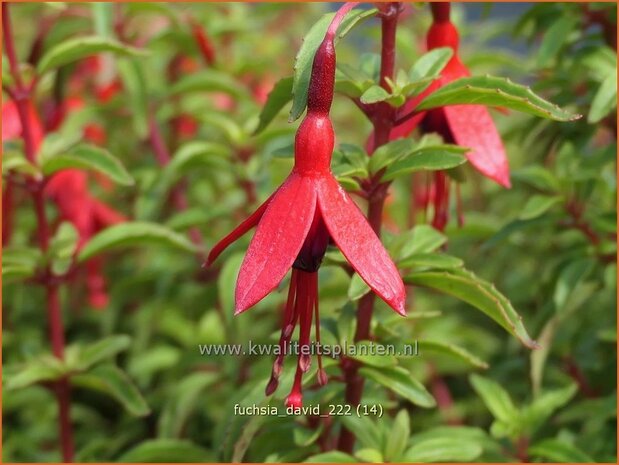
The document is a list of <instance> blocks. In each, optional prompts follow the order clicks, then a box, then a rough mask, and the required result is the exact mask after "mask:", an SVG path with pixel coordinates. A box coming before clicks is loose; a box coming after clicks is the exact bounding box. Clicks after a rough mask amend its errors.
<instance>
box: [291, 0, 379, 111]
mask: <svg viewBox="0 0 619 465" xmlns="http://www.w3.org/2000/svg"><path fill="white" fill-rule="evenodd" d="M376 11H377V10H376V8H372V9H370V10H360V9H354V10H351V11H349V12H348V14H347V15H346V16H345V17H344V19H343V20H342V22H341V23H340V26H339V28H338V30H337V35H336V37H335V42H336V43H337V41H338V39H341V38H342V37H344V36H345V35H346V34H347V33H348V32H349V31H350V30H351V29H352V28H353V27H354V26H355V25H356V24H358V23H359V22H360V21H362V20H363V19H366V18H369V17H371V16H374V14H376ZM333 16H335V13H329V14H326V15H324V16H323V17H322V18H320V19H319V20H318V22H316V23H315V24H314V26H312V28H311V29H310V31H309V32H308V33H307V35H306V36H305V37H304V38H303V44H302V45H301V48H300V49H299V52H298V53H297V56H296V58H295V64H294V79H293V86H292V93H293V98H292V109H291V110H290V117H289V118H288V121H289V122H293V121H295V120H297V119H298V118H299V116H301V114H302V113H303V111H304V110H305V107H306V106H307V92H308V88H309V81H310V77H311V72H312V64H313V62H314V55H316V50H317V49H318V47H319V46H320V44H321V43H322V41H323V39H324V37H325V33H326V32H327V28H328V27H329V23H330V22H331V20H332V19H333Z"/></svg>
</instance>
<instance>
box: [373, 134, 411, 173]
mask: <svg viewBox="0 0 619 465" xmlns="http://www.w3.org/2000/svg"><path fill="white" fill-rule="evenodd" d="M416 148H417V142H415V141H414V140H412V139H408V138H406V139H397V140H394V141H390V142H388V143H387V144H385V145H381V146H380V147H379V148H377V149H376V151H374V153H373V154H372V156H371V157H370V161H369V164H368V169H369V171H370V173H377V172H379V171H380V170H382V169H383V168H385V167H387V166H389V165H390V164H392V163H394V162H395V161H396V160H399V159H400V158H402V157H404V156H405V155H407V154H410V153H412V152H413V151H414V150H415V149H416Z"/></svg>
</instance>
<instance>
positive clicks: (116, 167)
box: [41, 145, 134, 186]
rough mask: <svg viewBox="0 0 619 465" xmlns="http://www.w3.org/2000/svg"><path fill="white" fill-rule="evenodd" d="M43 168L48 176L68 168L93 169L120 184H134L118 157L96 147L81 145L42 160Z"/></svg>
mask: <svg viewBox="0 0 619 465" xmlns="http://www.w3.org/2000/svg"><path fill="white" fill-rule="evenodd" d="M41 168H42V170H43V173H44V174H46V175H50V174H53V173H55V172H57V171H60V170H64V169H68V168H77V169H92V170H95V171H98V172H100V173H102V174H104V175H106V176H108V177H109V178H110V179H112V180H113V181H115V182H117V183H118V184H121V185H124V186H131V185H133V183H134V180H133V178H132V177H131V175H130V174H129V173H128V172H127V170H126V169H125V167H124V166H123V165H122V163H120V161H119V160H118V159H117V158H116V157H114V156H113V155H112V154H111V153H109V152H108V151H107V150H105V149H102V148H100V147H95V146H94V145H79V146H77V147H75V148H73V149H71V150H70V151H69V152H68V153H62V154H58V155H54V156H48V157H45V158H43V159H42V160H41Z"/></svg>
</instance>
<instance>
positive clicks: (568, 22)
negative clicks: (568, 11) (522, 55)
mask: <svg viewBox="0 0 619 465" xmlns="http://www.w3.org/2000/svg"><path fill="white" fill-rule="evenodd" d="M577 23H578V21H577V20H576V18H573V17H570V16H563V17H559V18H557V20H556V21H553V22H552V24H551V26H550V27H549V28H548V29H547V30H546V32H545V34H544V38H543V40H542V43H541V44H540V46H539V48H538V51H537V64H538V66H540V67H547V66H550V64H551V63H552V62H553V61H554V59H555V57H556V56H557V54H558V53H559V51H560V50H561V48H562V47H563V46H564V44H565V41H566V38H567V37H568V36H569V34H570V32H571V31H572V30H573V29H574V27H575V26H576V25H577Z"/></svg>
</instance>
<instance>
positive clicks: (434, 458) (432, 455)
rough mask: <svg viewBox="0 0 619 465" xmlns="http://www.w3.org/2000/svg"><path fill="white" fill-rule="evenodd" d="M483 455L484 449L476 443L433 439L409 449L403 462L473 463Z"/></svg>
mask: <svg viewBox="0 0 619 465" xmlns="http://www.w3.org/2000/svg"><path fill="white" fill-rule="evenodd" d="M481 453H482V447H481V446H480V445H479V444H475V443H474V442H462V441H460V440H458V439H450V438H431V439H426V440H423V441H420V442H418V443H417V444H415V445H413V446H412V447H411V448H410V449H408V450H407V451H406V453H405V454H404V457H403V460H402V462H405V463H428V462H430V463H432V462H471V461H473V460H475V459H476V458H477V457H479V456H480V455H481Z"/></svg>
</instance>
